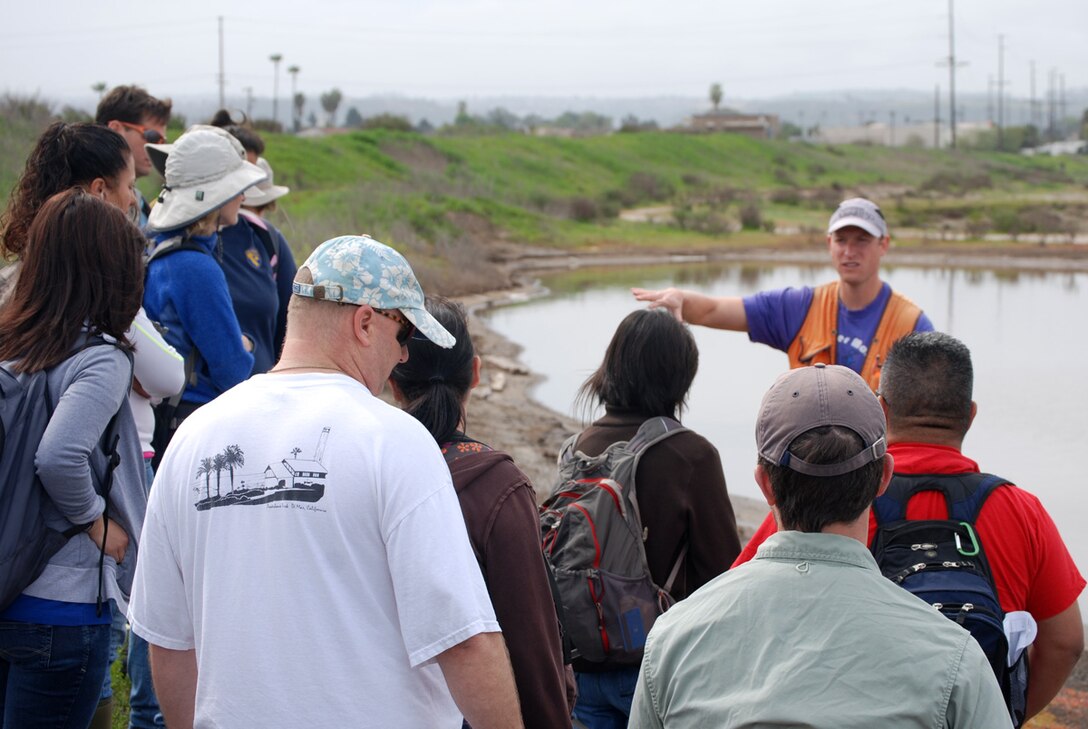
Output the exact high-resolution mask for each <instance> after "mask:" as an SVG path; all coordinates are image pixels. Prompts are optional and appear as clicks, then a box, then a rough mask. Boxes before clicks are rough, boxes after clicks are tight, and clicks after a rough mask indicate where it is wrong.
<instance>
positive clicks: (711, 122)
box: [680, 110, 779, 139]
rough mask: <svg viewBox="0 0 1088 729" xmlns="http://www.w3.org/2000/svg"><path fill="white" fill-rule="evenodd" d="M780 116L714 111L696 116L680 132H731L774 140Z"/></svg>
mask: <svg viewBox="0 0 1088 729" xmlns="http://www.w3.org/2000/svg"><path fill="white" fill-rule="evenodd" d="M778 127H779V123H778V116H777V115H775V114H738V113H736V112H733V111H725V110H723V111H712V112H709V113H707V114H695V115H694V116H692V117H691V118H690V119H688V122H687V124H686V125H684V126H682V127H680V131H685V132H692V133H695V134H712V133H717V132H729V133H731V134H743V135H745V136H748V137H754V138H756V139H773V138H775V137H777V136H778Z"/></svg>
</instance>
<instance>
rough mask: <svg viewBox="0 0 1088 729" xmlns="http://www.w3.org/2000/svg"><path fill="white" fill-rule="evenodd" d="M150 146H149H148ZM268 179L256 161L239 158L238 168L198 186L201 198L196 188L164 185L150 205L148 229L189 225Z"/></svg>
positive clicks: (159, 231) (159, 230)
mask: <svg viewBox="0 0 1088 729" xmlns="http://www.w3.org/2000/svg"><path fill="white" fill-rule="evenodd" d="M148 146H150V145H148ZM266 179H268V174H267V173H266V172H265V171H264V170H262V169H261V168H260V167H258V166H257V165H255V164H251V163H249V162H245V161H242V164H241V166H240V167H236V168H235V169H233V170H231V171H230V172H228V173H227V174H226V175H224V176H223V177H222V178H220V179H218V180H216V181H215V182H214V183H211V184H208V185H200V186H199V189H200V191H202V192H203V193H204V195H203V199H201V200H198V199H197V195H196V193H197V189H198V188H197V187H195V186H194V187H176V188H171V189H166V188H165V187H164V188H163V191H162V192H161V193H160V194H159V198H158V199H159V202H157V203H156V204H155V205H154V206H153V207H152V208H151V214H150V215H149V216H148V218H147V229H148V231H150V232H152V233H161V232H163V231H166V230H177V229H178V228H185V227H187V226H189V225H192V224H193V223H195V222H196V221H198V220H200V219H201V218H203V217H204V216H206V215H209V214H211V213H213V212H214V211H216V210H218V209H219V208H221V207H223V206H224V205H226V204H227V203H229V202H230V201H231V200H233V199H234V198H236V197H238V195H240V194H242V193H243V192H244V191H245V190H246V189H248V188H250V187H253V186H254V185H256V184H257V183H259V182H264V181H265V180H266Z"/></svg>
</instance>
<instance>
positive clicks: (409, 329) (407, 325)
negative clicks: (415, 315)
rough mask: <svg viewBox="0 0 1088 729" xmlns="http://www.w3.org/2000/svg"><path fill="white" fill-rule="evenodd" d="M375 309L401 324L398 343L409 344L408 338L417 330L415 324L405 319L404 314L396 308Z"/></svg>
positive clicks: (398, 331)
mask: <svg viewBox="0 0 1088 729" xmlns="http://www.w3.org/2000/svg"><path fill="white" fill-rule="evenodd" d="M374 311H375V312H377V313H378V314H381V315H382V316H384V317H385V318H386V319H392V320H393V321H395V322H396V323H397V324H400V329H398V330H397V344H399V345H400V346H402V347H403V346H405V345H406V344H408V340H409V339H411V338H412V334H414V333H415V331H416V327H415V324H413V323H412V322H410V321H408V320H407V319H405V318H404V315H402V314H400V313H399V312H396V309H393V310H386V309H374ZM394 312H396V313H394Z"/></svg>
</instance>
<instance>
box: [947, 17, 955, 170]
mask: <svg viewBox="0 0 1088 729" xmlns="http://www.w3.org/2000/svg"><path fill="white" fill-rule="evenodd" d="M952 2H953V0H948V98H949V109H950V119H951V121H950V122H949V127H950V128H951V130H952V149H955V148H956V29H955V25H954V23H953V14H952Z"/></svg>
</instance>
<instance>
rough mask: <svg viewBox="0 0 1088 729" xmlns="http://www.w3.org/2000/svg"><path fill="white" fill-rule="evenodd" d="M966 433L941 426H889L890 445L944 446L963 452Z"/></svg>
mask: <svg viewBox="0 0 1088 729" xmlns="http://www.w3.org/2000/svg"><path fill="white" fill-rule="evenodd" d="M964 435H965V434H964V433H960V432H959V431H955V430H950V429H948V428H945V427H941V426H932V425H906V426H902V425H900V426H897V427H894V428H893V427H892V426H891V425H890V424H889V426H888V445H890V446H891V445H898V444H899V443H925V444H926V445H935V446H943V447H945V448H954V449H955V450H957V451H961V452H962V450H963V436H964Z"/></svg>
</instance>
